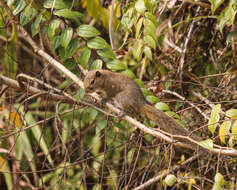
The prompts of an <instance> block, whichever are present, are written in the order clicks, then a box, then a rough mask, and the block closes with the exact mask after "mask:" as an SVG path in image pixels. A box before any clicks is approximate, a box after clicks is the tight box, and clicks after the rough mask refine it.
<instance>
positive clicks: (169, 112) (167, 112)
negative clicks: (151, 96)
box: [165, 111, 181, 119]
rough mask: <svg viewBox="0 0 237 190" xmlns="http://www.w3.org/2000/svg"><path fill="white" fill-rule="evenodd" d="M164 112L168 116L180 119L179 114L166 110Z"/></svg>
mask: <svg viewBox="0 0 237 190" xmlns="http://www.w3.org/2000/svg"><path fill="white" fill-rule="evenodd" d="M165 113H166V114H167V115H168V116H170V117H173V118H175V119H181V118H180V116H179V115H178V114H177V113H175V112H173V111H166V112H165Z"/></svg>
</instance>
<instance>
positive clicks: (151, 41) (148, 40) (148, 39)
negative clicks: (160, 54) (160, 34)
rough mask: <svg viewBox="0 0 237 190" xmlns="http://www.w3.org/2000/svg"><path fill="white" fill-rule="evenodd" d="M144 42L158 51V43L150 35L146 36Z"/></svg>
mask: <svg viewBox="0 0 237 190" xmlns="http://www.w3.org/2000/svg"><path fill="white" fill-rule="evenodd" d="M144 41H145V42H146V43H147V44H148V45H149V46H150V47H151V48H153V49H156V42H155V40H154V39H153V38H152V37H151V36H150V35H145V36H144Z"/></svg>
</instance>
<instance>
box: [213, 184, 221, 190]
mask: <svg viewBox="0 0 237 190" xmlns="http://www.w3.org/2000/svg"><path fill="white" fill-rule="evenodd" d="M212 190H223V188H222V187H221V186H220V185H219V184H217V183H215V184H214V185H213V187H212Z"/></svg>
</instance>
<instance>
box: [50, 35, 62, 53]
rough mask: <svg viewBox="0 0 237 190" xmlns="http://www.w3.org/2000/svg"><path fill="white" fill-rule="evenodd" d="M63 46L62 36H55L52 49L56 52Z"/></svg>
mask: <svg viewBox="0 0 237 190" xmlns="http://www.w3.org/2000/svg"><path fill="white" fill-rule="evenodd" d="M60 44H61V36H54V37H53V39H52V40H51V47H52V48H53V49H54V50H55V49H57V48H58V47H59V46H60Z"/></svg>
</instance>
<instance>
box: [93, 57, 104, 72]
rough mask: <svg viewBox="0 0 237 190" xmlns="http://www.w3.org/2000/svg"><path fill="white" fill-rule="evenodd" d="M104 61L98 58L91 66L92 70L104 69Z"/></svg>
mask: <svg viewBox="0 0 237 190" xmlns="http://www.w3.org/2000/svg"><path fill="white" fill-rule="evenodd" d="M102 66H103V62H102V60H100V59H96V60H95V61H93V63H92V64H91V66H90V70H95V69H102Z"/></svg>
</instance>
